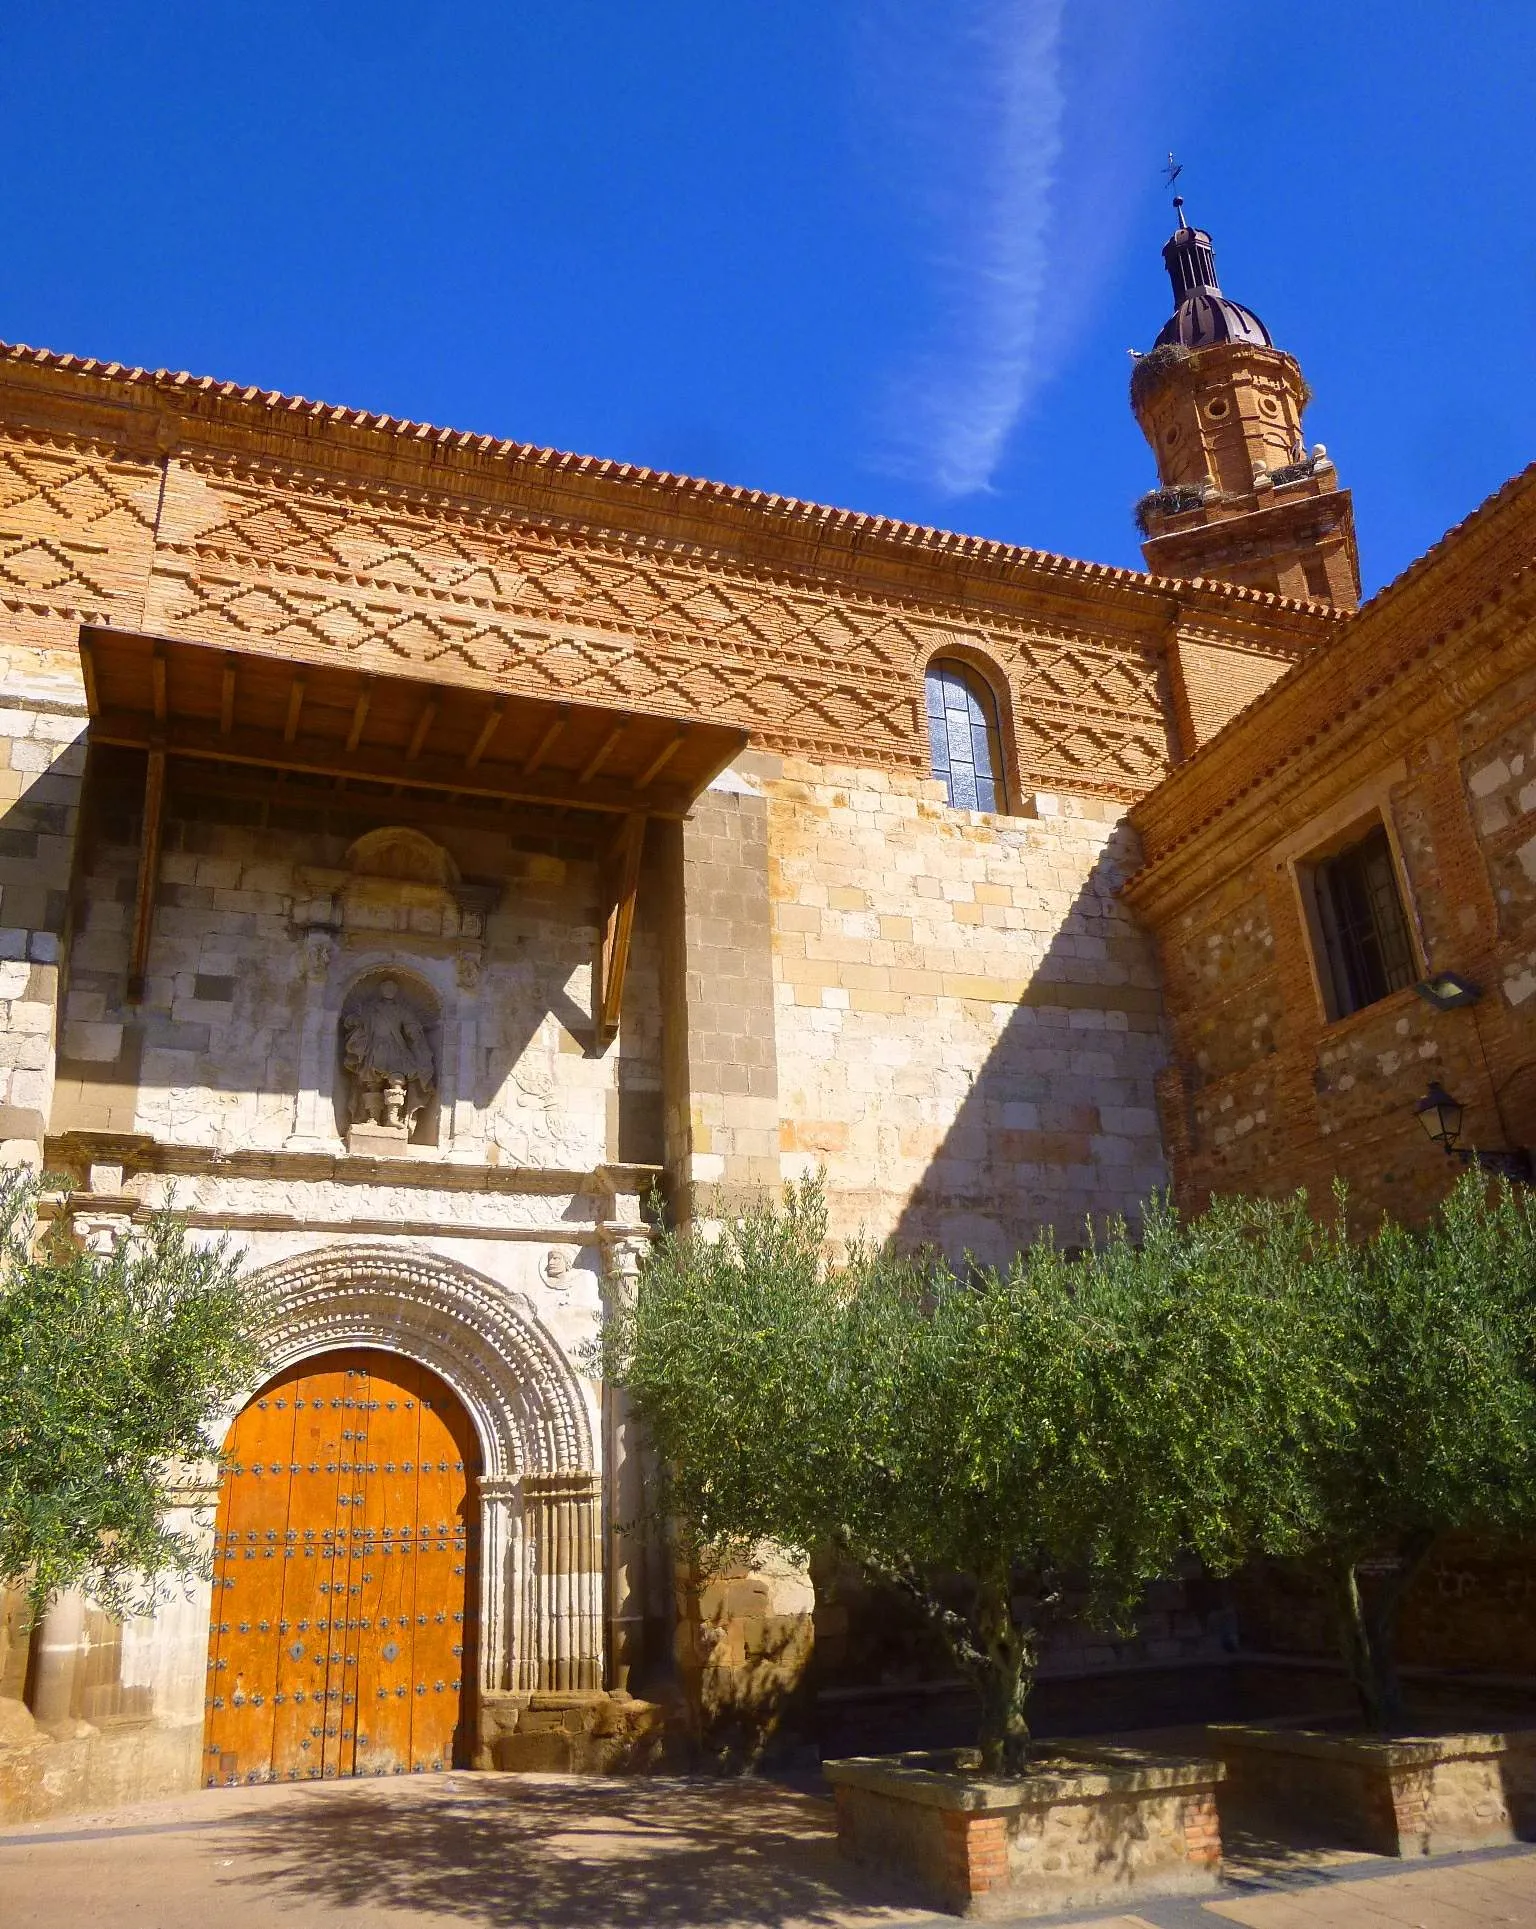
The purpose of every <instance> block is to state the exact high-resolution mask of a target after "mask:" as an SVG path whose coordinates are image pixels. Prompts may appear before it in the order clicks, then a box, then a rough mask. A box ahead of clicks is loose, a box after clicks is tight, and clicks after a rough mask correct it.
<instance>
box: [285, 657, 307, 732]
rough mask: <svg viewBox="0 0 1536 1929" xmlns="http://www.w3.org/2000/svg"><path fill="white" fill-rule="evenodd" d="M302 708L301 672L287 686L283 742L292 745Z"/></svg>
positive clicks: (302, 688) (302, 683)
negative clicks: (286, 713) (286, 710)
mask: <svg viewBox="0 0 1536 1929" xmlns="http://www.w3.org/2000/svg"><path fill="white" fill-rule="evenodd" d="M303 708H304V675H303V672H302V671H301V672H300V673H299V674H298V675H297V676H296V677H295V678H294V679H293V681H292V683H290V684H289V686H288V715H287V717H286V718H285V719H284V722H283V742H284V743H292V742H293V740H294V738H295V737H297V736H298V734H299V713H300V711H301V710H302V709H303Z"/></svg>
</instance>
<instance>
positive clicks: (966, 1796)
mask: <svg viewBox="0 0 1536 1929" xmlns="http://www.w3.org/2000/svg"><path fill="white" fill-rule="evenodd" d="M1071 1753H1072V1755H1073V1756H1074V1757H1075V1758H1076V1759H1077V1760H1079V1761H1081V1762H1082V1763H1083V1764H1084V1766H1083V1768H1082V1769H1081V1770H1080V1771H1078V1772H1076V1773H1065V1774H1064V1773H1063V1772H1062V1771H1061V1770H1059V1769H1042V1770H1040V1771H1039V1772H1037V1773H1029V1774H1026V1775H1024V1776H1020V1777H1018V1778H1017V1779H1015V1780H1011V1781H1009V1780H982V1779H981V1778H979V1777H978V1776H976V1775H974V1774H970V1773H965V1774H962V1773H960V1772H958V1771H956V1770H954V1769H941V1768H923V1767H919V1766H918V1765H917V1764H915V1763H909V1762H906V1761H903V1760H902V1758H901V1757H900V1756H899V1755H851V1756H847V1757H845V1758H844V1759H843V1760H841V1761H828V1762H823V1763H822V1765H821V1772H822V1774H823V1776H824V1777H825V1778H826V1779H827V1781H829V1782H830V1783H832V1785H833V1786H834V1787H836V1786H837V1785H838V1784H839V1783H841V1784H843V1785H844V1786H846V1787H849V1788H868V1789H873V1790H875V1791H877V1792H878V1793H880V1794H885V1795H895V1796H899V1797H900V1798H901V1799H902V1800H903V1801H908V1802H917V1803H920V1804H922V1806H924V1807H926V1808H944V1809H964V1810H970V1811H980V1812H985V1811H988V1810H1000V1809H1015V1808H1044V1807H1048V1806H1049V1805H1050V1804H1052V1803H1055V1802H1084V1801H1094V1800H1096V1799H1099V1798H1102V1797H1105V1796H1110V1795H1134V1794H1143V1793H1151V1792H1153V1791H1154V1790H1155V1791H1157V1792H1159V1793H1167V1794H1175V1793H1177V1792H1178V1791H1179V1790H1181V1789H1204V1788H1210V1787H1211V1786H1212V1785H1213V1784H1214V1783H1216V1782H1218V1781H1220V1780H1221V1779H1222V1777H1223V1776H1224V1775H1225V1773H1226V1769H1225V1766H1224V1764H1223V1763H1222V1761H1221V1760H1220V1758H1219V1757H1218V1756H1216V1755H1214V1754H1213V1755H1210V1756H1204V1757H1200V1758H1198V1759H1195V1758H1191V1759H1189V1760H1184V1759H1182V1758H1176V1757H1173V1756H1161V1755H1156V1754H1152V1753H1151V1752H1148V1753H1146V1754H1142V1753H1141V1752H1140V1751H1139V1750H1137V1749H1115V1748H1091V1747H1076V1746H1074V1747H1073V1748H1072V1750H1071Z"/></svg>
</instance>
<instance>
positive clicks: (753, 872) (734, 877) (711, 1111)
mask: <svg viewBox="0 0 1536 1929" xmlns="http://www.w3.org/2000/svg"><path fill="white" fill-rule="evenodd" d="M760 761H765V762H767V764H768V767H769V768H772V767H773V765H774V764H776V762H777V760H776V759H772V760H757V759H751V758H749V759H747V760H746V762H747V764H748V766H749V767H750V766H751V765H752V764H754V763H758V762H760ZM655 836H656V842H657V843H658V844H659V845H660V846H661V850H662V853H663V857H662V862H663V866H664V873H663V874H664V878H665V886H664V890H665V897H664V904H665V911H664V916H665V933H664V940H663V950H662V959H663V974H662V1000H663V1025H662V1030H663V1035H664V1040H665V1044H664V1062H665V1070H666V1099H665V1140H666V1159H667V1171H668V1185H669V1190H670V1192H671V1195H672V1199H671V1203H672V1209H673V1211H674V1213H675V1214H676V1216H677V1218H678V1219H679V1220H680V1221H687V1220H690V1219H695V1218H697V1219H700V1220H703V1221H709V1220H713V1219H719V1218H722V1217H726V1216H729V1215H730V1214H732V1213H735V1212H739V1211H740V1210H741V1209H742V1208H743V1207H744V1206H746V1205H749V1204H750V1203H752V1201H754V1200H756V1199H759V1198H761V1197H763V1196H764V1194H765V1193H769V1194H771V1193H773V1192H774V1191H776V1190H777V1187H778V1182H779V1078H778V1066H777V1062H776V1038H775V1032H774V1006H773V976H772V948H771V947H772V937H771V924H770V905H769V883H768V879H769V854H768V853H769V844H768V839H769V828H768V806H767V804H766V802H765V800H764V797H763V794H762V791H761V789H760V787H759V786H758V785H757V784H756V783H754V782H753V781H752V780H751V779H750V778H746V779H744V778H742V777H741V776H739V775H738V774H737V773H736V771H734V770H733V771H731V772H728V773H727V774H726V776H725V777H724V778H723V779H721V780H719V781H717V782H716V783H715V785H713V786H712V787H711V789H710V790H708V791H707V792H706V793H705V794H704V796H703V797H701V798H700V799H699V801H698V803H697V804H696V805H695V807H694V809H693V811H692V813H691V815H690V816H689V817H688V819H687V820H686V821H685V822H684V823H682V824H669V825H659V826H657V827H656V833H655Z"/></svg>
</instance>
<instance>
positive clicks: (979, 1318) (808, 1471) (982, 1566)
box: [604, 1182, 1327, 1771]
mask: <svg viewBox="0 0 1536 1929" xmlns="http://www.w3.org/2000/svg"><path fill="white" fill-rule="evenodd" d="M1250 1230H1251V1228H1250V1226H1249V1224H1248V1222H1247V1221H1246V1220H1243V1219H1241V1218H1240V1217H1238V1218H1234V1216H1233V1215H1231V1214H1230V1213H1227V1214H1222V1213H1218V1214H1217V1215H1216V1216H1215V1217H1214V1218H1213V1219H1212V1220H1211V1221H1209V1222H1207V1223H1205V1224H1204V1225H1202V1226H1201V1227H1200V1228H1199V1232H1198V1236H1197V1237H1194V1238H1191V1237H1190V1236H1189V1234H1188V1233H1187V1231H1186V1230H1185V1229H1182V1228H1180V1227H1179V1225H1178V1222H1177V1221H1176V1220H1174V1219H1173V1218H1172V1217H1171V1215H1169V1214H1168V1213H1167V1212H1166V1211H1164V1210H1163V1209H1162V1208H1160V1207H1155V1208H1154V1209H1153V1211H1152V1214H1151V1218H1150V1221H1149V1225H1148V1228H1147V1236H1146V1238H1145V1240H1144V1241H1143V1242H1140V1243H1138V1242H1137V1241H1136V1240H1133V1239H1132V1237H1131V1236H1130V1233H1129V1232H1128V1230H1127V1228H1126V1227H1125V1226H1124V1225H1122V1224H1112V1225H1111V1226H1110V1227H1109V1228H1107V1231H1106V1234H1105V1237H1104V1238H1103V1239H1102V1241H1101V1242H1100V1244H1099V1245H1097V1246H1092V1245H1090V1246H1089V1247H1088V1248H1087V1249H1086V1250H1084V1251H1083V1252H1081V1253H1077V1254H1072V1253H1067V1252H1064V1251H1062V1250H1061V1249H1060V1248H1059V1247H1057V1246H1056V1245H1055V1244H1053V1243H1052V1242H1051V1241H1050V1240H1048V1239H1043V1240H1041V1241H1040V1242H1038V1243H1037V1244H1035V1245H1034V1246H1032V1247H1031V1248H1030V1249H1029V1251H1027V1252H1026V1253H1024V1254H1022V1255H1021V1256H1020V1257H1019V1259H1018V1260H1017V1261H1016V1262H1015V1263H1014V1264H1013V1265H1012V1266H1010V1267H1009V1268H1008V1269H1007V1270H1005V1271H993V1270H982V1269H969V1270H967V1271H965V1272H964V1273H959V1272H956V1271H954V1270H952V1269H950V1268H949V1267H947V1266H945V1265H944V1264H942V1263H941V1262H938V1261H935V1260H932V1259H902V1258H898V1257H893V1256H892V1255H891V1254H889V1253H886V1252H881V1251H878V1250H876V1249H874V1248H871V1247H854V1248H852V1249H851V1250H849V1251H848V1252H847V1253H846V1254H844V1255H842V1256H836V1255H829V1252H828V1247H827V1219H826V1211H825V1206H824V1202H823V1197H822V1192H821V1188H820V1186H819V1184H818V1183H815V1182H808V1183H805V1184H803V1185H801V1186H800V1187H798V1188H790V1189H787V1190H786V1194H785V1198H784V1201H783V1203H782V1205H780V1206H772V1205H766V1206H762V1207H760V1208H758V1209H757V1210H755V1211H752V1212H749V1213H748V1214H747V1215H746V1216H745V1217H744V1218H742V1219H740V1220H739V1221H736V1222H735V1223H732V1224H729V1225H727V1226H726V1227H725V1228H724V1230H723V1232H722V1235H721V1237H720V1238H719V1239H718V1240H716V1241H713V1242H711V1241H706V1240H702V1239H697V1238H693V1237H689V1236H686V1235H679V1234H676V1233H666V1234H664V1235H662V1236H661V1237H660V1238H658V1240H657V1241H656V1243H655V1245H654V1247H653V1250H652V1252H651V1255H650V1257H649V1259H648V1260H647V1262H646V1263H645V1265H644V1266H643V1267H642V1270H641V1274H640V1279H639V1282H638V1286H637V1291H636V1294H635V1297H634V1301H633V1303H632V1305H631V1306H630V1307H629V1308H627V1309H625V1310H621V1311H620V1312H618V1313H617V1314H616V1315H615V1317H614V1318H613V1320H612V1321H611V1322H610V1324H609V1327H608V1330H607V1334H606V1338H605V1342H604V1356H605V1357H604V1367H605V1371H606V1372H607V1374H608V1375H609V1376H610V1377H611V1378H612V1379H614V1380H616V1381H619V1382H622V1383H623V1384H624V1385H626V1386H627V1387H628V1389H629V1391H630V1393H631V1396H632V1398H633V1399H634V1401H635V1403H636V1407H637V1410H638V1412H639V1414H640V1416H641V1417H642V1419H643V1420H644V1422H645V1423H646V1425H647V1426H648V1428H649V1431H650V1434H651V1436H652V1439H653V1442H654V1445H655V1447H656V1449H657V1453H658V1457H659V1459H660V1461H661V1463H662V1464H663V1465H664V1466H665V1467H666V1468H667V1470H668V1474H667V1481H666V1491H665V1495H664V1498H663V1503H662V1504H663V1505H664V1506H665V1507H666V1508H667V1509H668V1511H669V1513H670V1515H671V1517H672V1518H673V1520H674V1521H675V1522H676V1523H678V1524H679V1525H680V1526H681V1528H682V1529H683V1530H684V1531H685V1532H686V1533H688V1534H689V1535H690V1536H691V1537H692V1539H693V1541H694V1543H695V1545H696V1547H697V1548H698V1549H699V1550H701V1551H703V1552H704V1553H705V1554H711V1553H712V1554H714V1555H717V1556H720V1555H726V1554H739V1553H740V1552H741V1551H742V1550H743V1549H744V1548H746V1547H750V1546H751V1545H752V1544H753V1543H756V1542H759V1541H763V1540H772V1541H777V1542H780V1543H783V1544H786V1545H788V1546H789V1547H791V1548H794V1549H797V1550H800V1551H802V1552H805V1551H809V1550H811V1549H814V1548H817V1547H827V1546H831V1547H835V1548H837V1549H839V1550H840V1551H841V1552H843V1553H844V1554H845V1555H846V1556H849V1557H851V1558H852V1559H853V1560H854V1561H856V1562H857V1563H858V1564H859V1565H860V1566H861V1567H863V1568H864V1569H865V1570H866V1571H867V1572H868V1573H869V1574H870V1575H872V1576H874V1577H876V1578H878V1579H881V1580H884V1581H886V1582H889V1583H894V1584H895V1585H896V1586H898V1587H899V1588H901V1589H902V1590H904V1592H905V1593H906V1594H908V1595H909V1596H910V1597H911V1598H912V1599H913V1600H914V1601H915V1602H916V1603H917V1604H918V1605H919V1606H920V1607H921V1608H922V1609H923V1611H924V1612H925V1613H926V1614H927V1615H928V1616H929V1618H930V1619H931V1621H932V1622H933V1623H934V1625H935V1626H936V1627H937V1629H938V1630H939V1632H940V1633H941V1635H942V1636H943V1638H944V1639H945V1641H946V1643H947V1644H948V1647H949V1650H950V1652H951V1654H952V1656H953V1659H954V1662H955V1663H956V1665H957V1666H958V1668H959V1669H960V1670H961V1672H962V1673H963V1674H964V1675H965V1676H967V1677H968V1678H969V1679H970V1681H971V1682H972V1683H973V1684H974V1686H975V1689H976V1691H977V1694H978V1696H979V1700H980V1706H981V1718H980V1742H981V1754H982V1760H983V1765H984V1766H985V1767H986V1768H988V1769H990V1770H994V1771H996V1770H1000V1769H1014V1768H1017V1767H1018V1766H1019V1764H1020V1763H1021V1761H1022V1760H1023V1758H1024V1756H1025V1755H1026V1753H1027V1749H1028V1744H1029V1730H1028V1723H1027V1718H1026V1707H1027V1701H1028V1695H1029V1691H1030V1687H1031V1684H1032V1680H1033V1674H1034V1669H1035V1665H1036V1662H1037V1659H1038V1654H1039V1644H1040V1637H1041V1632H1042V1629H1043V1628H1044V1626H1045V1625H1046V1623H1047V1621H1048V1619H1049V1618H1050V1616H1051V1615H1052V1614H1053V1613H1054V1612H1056V1611H1057V1610H1058V1609H1059V1607H1060V1606H1061V1604H1062V1602H1063V1598H1064V1595H1065V1592H1066V1590H1067V1588H1068V1586H1069V1584H1070V1586H1071V1588H1072V1592H1073V1595H1074V1598H1076V1599H1082V1598H1083V1597H1084V1595H1086V1599H1087V1601H1088V1604H1089V1605H1088V1611H1089V1613H1090V1614H1091V1615H1093V1616H1095V1617H1097V1618H1098V1619H1100V1620H1102V1621H1104V1622H1107V1623H1111V1624H1114V1623H1119V1622H1123V1621H1124V1619H1125V1618H1126V1617H1127V1616H1128V1615H1129V1614H1130V1613H1131V1612H1132V1611H1133V1609H1134V1606H1135V1604H1136V1602H1137V1600H1138V1598H1139V1596H1140V1595H1141V1593H1142V1592H1143V1590H1144V1588H1145V1586H1146V1584H1147V1583H1148V1582H1149V1581H1150V1580H1152V1579H1153V1578H1154V1577H1156V1576H1158V1575H1160V1574H1163V1573H1166V1572H1167V1571H1168V1570H1169V1569H1170V1568H1171V1567H1172V1566H1173V1565H1174V1563H1175V1562H1176V1561H1177V1559H1178V1557H1179V1555H1180V1553H1181V1551H1182V1550H1183V1549H1184V1548H1185V1547H1186V1546H1194V1547H1195V1548H1196V1549H1198V1550H1199V1551H1201V1552H1203V1553H1205V1554H1206V1555H1207V1557H1208V1558H1209V1559H1211V1560H1212V1561H1214V1562H1217V1563H1220V1562H1222V1561H1223V1560H1226V1559H1229V1558H1231V1557H1233V1555H1234V1550H1237V1549H1239V1548H1241V1547H1244V1546H1246V1545H1247V1543H1248V1541H1249V1540H1250V1539H1251V1537H1252V1525H1251V1521H1250V1520H1249V1515H1248V1511H1246V1510H1250V1509H1251V1507H1252V1503H1253V1496H1254V1493H1255V1492H1256V1490H1257V1489H1256V1482H1255V1481H1254V1480H1253V1479H1252V1477H1251V1467H1250V1465H1249V1462H1250V1460H1251V1458H1252V1457H1253V1456H1255V1455H1257V1454H1258V1453H1259V1452H1260V1451H1261V1449H1260V1448H1259V1446H1258V1444H1257V1443H1256V1442H1253V1441H1250V1440H1248V1439H1247V1438H1245V1437H1244V1436H1243V1435H1242V1429H1241V1424H1240V1423H1239V1422H1238V1421H1237V1420H1236V1419H1235V1417H1234V1414H1235V1412H1236V1411H1238V1410H1240V1411H1242V1412H1243V1413H1244V1414H1246V1415H1247V1416H1248V1418H1249V1419H1250V1420H1251V1419H1252V1418H1253V1417H1254V1416H1256V1415H1260V1414H1264V1413H1266V1412H1267V1410H1268V1408H1270V1407H1271V1406H1273V1405H1274V1404H1275V1403H1276V1402H1279V1403H1280V1404H1281V1406H1282V1408H1283V1406H1284V1403H1285V1401H1286V1400H1287V1399H1288V1398H1291V1397H1293V1396H1292V1395H1289V1394H1288V1393H1287V1392H1286V1389H1285V1384H1284V1380H1283V1376H1282V1375H1281V1374H1280V1373H1279V1372H1278V1371H1277V1370H1275V1368H1274V1366H1273V1363H1272V1362H1270V1361H1269V1359H1268V1355H1269V1354H1271V1353H1273V1352H1277V1351H1278V1352H1284V1351H1285V1349H1286V1345H1287V1332H1286V1317H1285V1309H1284V1307H1283V1306H1282V1307H1279V1308H1269V1309H1267V1311H1268V1314H1269V1317H1267V1318H1265V1317H1260V1316H1259V1315H1258V1313H1257V1311H1256V1306H1257V1302H1258V1301H1260V1300H1262V1299H1263V1298H1264V1297H1265V1296H1266V1295H1267V1294H1268V1293H1269V1292H1270V1290H1271V1278H1270V1275H1268V1274H1267V1273H1265V1272H1264V1271H1263V1269H1262V1268H1259V1267H1255V1266H1253V1265H1252V1264H1247V1266H1246V1270H1245V1268H1244V1265H1243V1264H1240V1263H1238V1262H1239V1261H1240V1260H1245V1259H1246V1258H1247V1257H1248V1256H1249V1248H1250V1247H1251V1243H1252V1242H1251V1238H1250V1236H1249V1235H1250ZM1234 1381H1235V1382H1236V1383H1238V1386H1239V1389H1240V1393H1241V1397H1240V1398H1239V1399H1237V1400H1235V1401H1231V1400H1224V1399H1223V1398H1222V1397H1220V1395H1221V1393H1222V1391H1223V1390H1226V1389H1228V1388H1229V1387H1230V1386H1231V1384H1232V1383H1233V1382H1234ZM1314 1392H1315V1394H1316V1397H1318V1398H1321V1399H1326V1397H1327V1396H1326V1389H1314ZM1273 1417H1275V1418H1276V1419H1283V1418H1284V1414H1283V1411H1282V1413H1280V1414H1278V1415H1275V1416H1273ZM1274 1504H1275V1505H1276V1506H1278V1504H1279V1503H1278V1501H1276V1502H1275V1503H1274ZM957 1580H958V1581H959V1582H960V1583H961V1585H960V1587H959V1588H958V1590H957V1588H956V1585H955V1583H956V1581H957Z"/></svg>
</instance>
